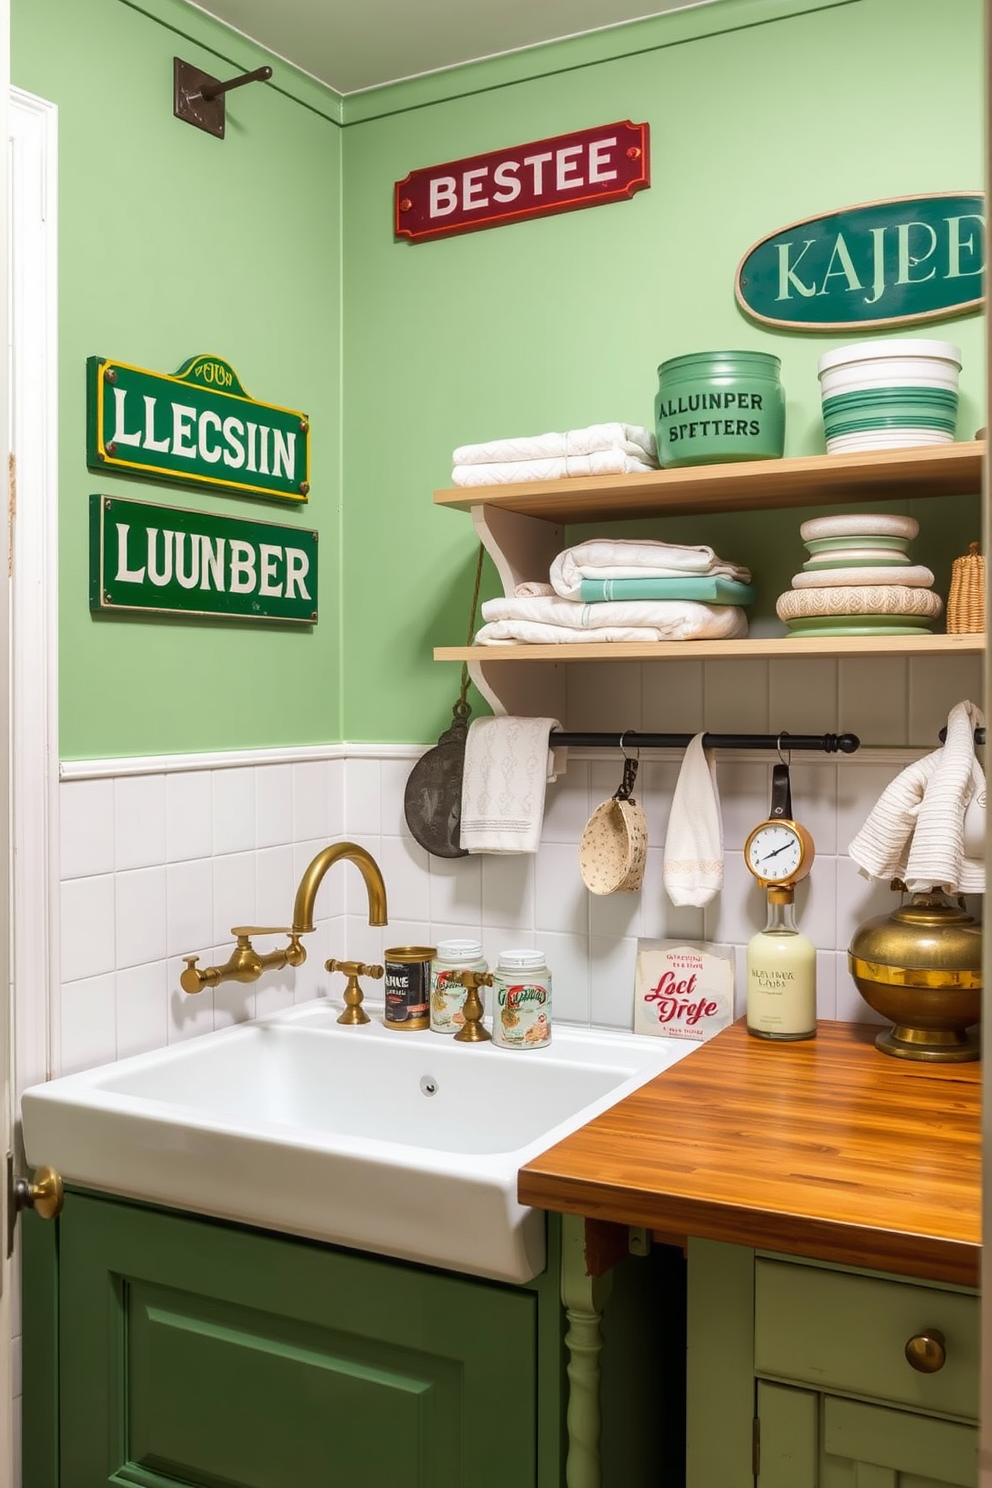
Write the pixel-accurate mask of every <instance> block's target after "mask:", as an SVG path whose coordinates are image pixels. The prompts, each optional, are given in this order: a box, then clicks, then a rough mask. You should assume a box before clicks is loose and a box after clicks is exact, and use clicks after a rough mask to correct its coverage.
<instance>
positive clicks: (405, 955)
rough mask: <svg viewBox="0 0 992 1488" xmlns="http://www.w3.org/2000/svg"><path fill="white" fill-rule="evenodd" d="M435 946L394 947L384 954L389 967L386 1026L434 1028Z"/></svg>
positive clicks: (387, 967) (387, 973)
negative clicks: (431, 1003) (431, 1026)
mask: <svg viewBox="0 0 992 1488" xmlns="http://www.w3.org/2000/svg"><path fill="white" fill-rule="evenodd" d="M435 954H436V952H435V949H434V947H433V946H394V947H393V948H392V950H389V951H385V952H384V953H383V957H382V959H383V963H384V965H385V968H386V1012H385V1016H384V1018H383V1020H382V1021H383V1023H384V1025H385V1026H386V1028H402V1029H407V1030H408V1031H410V1032H413V1030H414V1029H417V1028H428V1027H430V996H431V962H432V961H433V959H434V956H435Z"/></svg>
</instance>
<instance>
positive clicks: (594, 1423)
mask: <svg viewBox="0 0 992 1488" xmlns="http://www.w3.org/2000/svg"><path fill="white" fill-rule="evenodd" d="M612 1282H613V1278H612V1276H611V1275H610V1274H609V1273H608V1272H607V1273H606V1274H605V1275H601V1276H590V1275H589V1274H588V1270H587V1262H586V1225H585V1221H584V1220H582V1219H579V1218H578V1217H577V1216H575V1215H571V1214H566V1215H565V1216H564V1217H563V1220H562V1256H561V1300H562V1304H563V1306H564V1308H565V1316H566V1318H567V1320H568V1331H567V1332H566V1334H565V1347H566V1348H567V1350H568V1366H567V1371H568V1406H567V1410H566V1415H565V1421H566V1426H567V1430H568V1457H567V1460H566V1465H565V1481H566V1483H567V1485H568V1488H602V1470H601V1463H600V1455H599V1438H600V1427H601V1414H600V1405H599V1380H600V1368H599V1355H600V1350H601V1349H602V1346H603V1335H602V1331H601V1327H600V1325H601V1322H602V1317H603V1309H604V1307H605V1306H606V1303H607V1301H608V1299H609V1295H610V1288H611V1286H612Z"/></svg>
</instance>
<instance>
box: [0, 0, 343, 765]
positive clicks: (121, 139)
mask: <svg viewBox="0 0 992 1488" xmlns="http://www.w3.org/2000/svg"><path fill="white" fill-rule="evenodd" d="M145 8H146V9H151V10H154V11H157V12H158V13H159V14H160V15H161V16H163V17H164V18H165V19H171V18H173V17H175V18H176V19H178V20H180V21H181V22H182V24H183V25H184V26H185V29H186V30H187V31H188V32H189V36H190V37H195V38H199V39H200V40H203V41H206V43H207V45H209V46H214V45H216V48H217V49H216V50H208V49H207V45H201V44H200V42H199V41H198V40H192V39H189V37H180V36H178V35H177V34H176V33H175V32H174V31H173V30H170V29H169V28H168V27H167V26H166V25H165V24H162V23H161V22H160V21H158V20H156V19H154V18H153V17H152V16H150V15H148V14H146V13H143V12H142V10H141V9H139V8H137V6H136V5H131V4H128V3H122V0H13V6H12V11H13V16H12V71H13V81H14V82H15V83H16V84H17V85H18V86H20V87H22V88H26V89H28V90H29V91H31V92H34V93H37V94H40V95H41V96H42V97H44V98H47V99H50V100H52V101H54V102H55V103H57V104H58V106H59V162H60V193H59V229H60V230H59V239H60V306H59V316H60V386H59V398H60V448H59V465H60V470H59V487H60V490H59V544H60V560H59V564H60V639H59V651H60V655H59V663H60V725H61V755H62V757H63V758H68V759H78V758H92V757H99V756H108V755H109V756H116V755H128V754H158V753H168V752H172V751H184V750H200V749H230V748H248V747H251V746H265V745H288V744H303V743H308V742H312V741H319V740H333V739H338V738H340V737H341V719H340V678H339V655H340V536H341V534H340V341H341V335H340V213H341V202H340V195H341V164H340V137H341V131H340V128H339V126H338V124H337V123H335V122H332V119H333V115H334V112H335V109H336V106H337V103H338V100H336V99H335V96H334V95H333V94H331V93H330V91H329V90H322V89H319V88H317V87H316V86H315V85H314V84H313V83H312V81H310V80H307V79H303V78H300V77H299V75H297V74H294V73H293V70H292V69H291V68H288V67H287V66H286V64H284V63H281V62H279V61H278V60H273V65H274V67H275V70H276V77H275V79H274V83H275V84H276V85H277V86H262V85H253V86H252V87H250V88H246V89H244V90H242V91H240V92H237V93H234V94H233V95H231V97H230V98H229V100H228V105H227V113H228V125H227V138H226V139H225V140H224V141H219V140H216V139H214V138H212V137H210V136H209V135H206V134H204V133H202V132H201V131H199V130H196V129H193V128H191V127H190V126H189V125H187V124H184V123H181V122H180V121H179V120H177V119H174V118H173V116H172V59H173V56H174V55H175V54H177V53H178V54H179V55H181V56H182V57H184V58H185V59H186V60H188V61H190V62H192V63H194V64H195V65H197V66H200V67H202V68H203V69H204V70H205V71H208V72H211V73H213V74H214V75H220V76H224V77H228V76H234V75H235V73H237V72H238V71H240V70H242V69H243V68H244V69H247V68H251V67H255V66H258V65H260V64H261V63H262V62H264V61H265V60H267V59H266V57H265V56H264V54H263V53H261V51H260V50H259V49H258V48H257V47H255V46H253V45H252V44H251V43H246V42H244V41H243V39H241V38H235V37H234V36H233V35H232V34H231V33H230V32H225V31H224V30H223V28H221V27H219V26H216V25H214V24H213V23H210V22H207V21H206V20H205V19H204V18H203V17H202V16H198V15H197V13H196V12H195V11H192V10H190V8H189V7H187V6H180V5H178V4H176V3H174V0H151V3H150V4H149V3H148V0H146V5H145ZM294 91H295V93H296V95H297V96H296V97H294V96H292V93H293V92H294ZM300 99H302V100H305V101H302V102H301V101H299V100H300ZM320 110H323V112H321V111H320ZM327 115H330V116H331V117H327ZM205 351H209V352H216V353H218V354H219V355H221V356H223V357H225V358H227V360H229V361H230V362H231V363H232V365H233V366H234V367H235V369H236V370H237V372H238V373H239V374H240V376H241V378H242V381H243V382H244V384H245V386H246V388H247V389H248V391H249V393H251V394H252V395H253V396H254V397H257V398H260V399H263V400H266V401H270V402H275V403H283V404H286V405H288V406H290V407H297V408H301V409H305V410H306V411H307V412H308V413H309V414H310V416H311V420H312V428H313V468H312V494H311V498H310V501H309V503H308V504H307V505H306V506H303V507H298V506H297V505H296V504H295V503H284V502H268V501H258V500H251V499H247V498H237V497H233V496H230V497H222V496H213V495H210V494H207V493H201V492H199V491H191V490H189V489H185V490H184V489H182V488H178V487H170V486H166V485H146V484H144V483H142V482H140V481H133V480H122V479H120V478H116V479H115V478H112V477H109V476H97V475H94V474H91V473H89V472H88V471H87V469H86V464H85V437H84V415H85V364H86V357H87V356H88V355H90V354H93V353H100V354H102V355H106V356H112V357H116V358H119V359H121V360H125V361H130V362H133V363H136V364H137V365H139V366H143V367H149V368H151V369H153V370H155V371H160V372H172V371H174V370H175V369H176V368H177V367H178V366H179V365H180V363H181V362H182V361H184V360H185V358H186V357H188V356H191V355H193V354H194V353H197V352H205ZM91 491H107V492H110V493H111V494H113V493H117V494H121V495H124V494H126V495H128V496H132V497H136V498H137V499H139V500H150V501H159V502H162V503H165V504H171V505H176V506H183V507H187V508H190V509H193V510H203V511H219V512H225V513H229V514H230V515H232V516H240V517H249V518H253V519H255V520H260V521H265V520H268V521H274V522H280V523H288V524H293V523H301V524H305V525H307V526H310V527H315V528H317V529H318V531H319V533H320V540H321V553H322V567H321V578H320V621H319V623H318V624H317V625H316V626H315V627H313V628H312V629H309V628H304V627H296V626H294V627H287V626H279V625H266V624H262V623H248V622H241V623H236V622H231V621H228V622H221V621H195V620H190V621H182V620H172V619H168V620H162V619H154V620H153V619H124V618H121V617H118V616H115V617H112V618H107V617H97V618H94V617H92V616H91V615H90V613H89V609H88V555H87V496H88V493H89V492H91Z"/></svg>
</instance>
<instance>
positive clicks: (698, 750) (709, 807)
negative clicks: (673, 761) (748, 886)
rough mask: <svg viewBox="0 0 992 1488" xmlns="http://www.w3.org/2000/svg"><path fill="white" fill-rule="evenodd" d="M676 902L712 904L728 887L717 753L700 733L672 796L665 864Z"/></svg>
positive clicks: (668, 885)
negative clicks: (714, 752) (709, 748)
mask: <svg viewBox="0 0 992 1488" xmlns="http://www.w3.org/2000/svg"><path fill="white" fill-rule="evenodd" d="M662 876H663V879H664V884H665V890H666V892H667V894H668V897H669V899H671V901H672V903H673V904H680V905H681V904H692V905H697V906H698V905H703V904H709V902H710V900H711V899H712V898H713V896H714V894H718V893H719V892H720V889H721V888H722V887H723V821H722V819H721V817H720V796H719V792H718V791H717V784H716V764H715V762H714V759H713V754H712V752H710V753H707V752H706V750H704V749H703V736H702V734H697V735H696V737H695V738H694V739H693V740H692V742H691V743H690V745H689V747H688V749H687V750H686V752H685V758H684V759H683V761H682V768H681V770H680V771H679V778H678V781H677V782H676V785H675V794H674V795H673V796H672V809H671V813H670V814H669V818H668V832H667V833H666V836H665V857H664V863H663V868H662Z"/></svg>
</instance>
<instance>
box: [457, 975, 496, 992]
mask: <svg viewBox="0 0 992 1488" xmlns="http://www.w3.org/2000/svg"><path fill="white" fill-rule="evenodd" d="M455 980H456V981H459V982H461V984H462V986H463V987H465V988H467V989H468V990H469V991H471V989H472V988H473V987H476V988H478V987H491V986H492V984H493V974H492V972H491V971H456V972H455Z"/></svg>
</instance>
